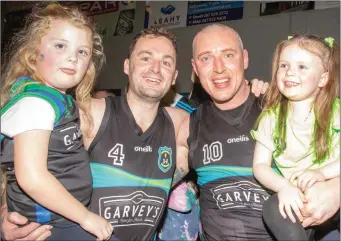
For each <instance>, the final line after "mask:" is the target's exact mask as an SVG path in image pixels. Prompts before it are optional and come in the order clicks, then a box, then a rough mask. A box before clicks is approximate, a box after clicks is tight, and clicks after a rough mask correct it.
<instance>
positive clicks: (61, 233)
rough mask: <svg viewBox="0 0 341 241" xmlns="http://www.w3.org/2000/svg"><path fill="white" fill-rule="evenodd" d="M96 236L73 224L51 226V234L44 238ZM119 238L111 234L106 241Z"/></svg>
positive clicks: (88, 238)
mask: <svg viewBox="0 0 341 241" xmlns="http://www.w3.org/2000/svg"><path fill="white" fill-rule="evenodd" d="M96 238H97V237H96V236H94V235H92V234H90V233H88V232H86V231H85V230H84V229H82V228H81V227H80V226H79V225H77V224H74V225H71V226H67V227H53V229H52V230H51V236H49V237H48V238H47V239H46V240H48V241H50V240H51V241H52V240H93V241H94V240H96ZM111 240H119V239H118V238H116V236H115V235H114V234H113V235H112V236H111V237H110V239H108V241H111Z"/></svg>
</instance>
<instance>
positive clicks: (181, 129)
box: [165, 107, 189, 187]
mask: <svg viewBox="0 0 341 241" xmlns="http://www.w3.org/2000/svg"><path fill="white" fill-rule="evenodd" d="M165 109H166V110H167V112H168V114H169V115H170V117H171V119H172V121H173V124H174V129H175V137H176V169H175V172H174V175H173V183H172V187H173V186H175V185H176V184H177V183H178V182H179V181H180V180H181V179H182V178H184V177H185V176H186V174H187V173H188V171H189V168H188V145H187V138H188V136H189V114H188V113H187V112H186V111H184V110H181V109H179V108H173V107H165Z"/></svg>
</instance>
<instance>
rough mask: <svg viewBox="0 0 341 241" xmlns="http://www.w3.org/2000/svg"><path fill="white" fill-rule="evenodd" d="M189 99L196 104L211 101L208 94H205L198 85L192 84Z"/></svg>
mask: <svg viewBox="0 0 341 241" xmlns="http://www.w3.org/2000/svg"><path fill="white" fill-rule="evenodd" d="M190 99H191V100H195V101H196V102H198V103H204V102H206V101H208V100H211V97H210V96H209V94H207V92H206V91H205V90H204V88H203V87H202V86H201V84H200V83H194V84H193V88H192V94H191V98H190Z"/></svg>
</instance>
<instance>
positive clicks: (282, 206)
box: [278, 203, 287, 219]
mask: <svg viewBox="0 0 341 241" xmlns="http://www.w3.org/2000/svg"><path fill="white" fill-rule="evenodd" d="M278 208H279V212H280V214H281V215H282V217H283V218H284V219H286V218H287V215H286V214H285V212H284V204H283V203H280V204H279V205H278Z"/></svg>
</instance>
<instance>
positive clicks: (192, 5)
mask: <svg viewBox="0 0 341 241" xmlns="http://www.w3.org/2000/svg"><path fill="white" fill-rule="evenodd" d="M243 7H244V1H204V2H200V1H194V2H193V1H190V2H188V10H187V26H192V25H197V24H205V23H214V22H220V21H228V20H236V19H241V18H242V17H243Z"/></svg>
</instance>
